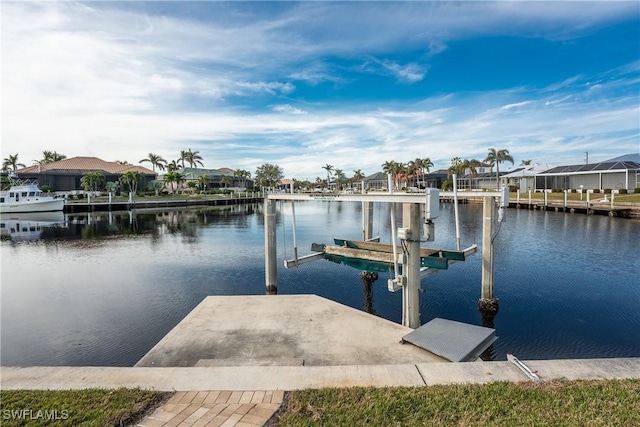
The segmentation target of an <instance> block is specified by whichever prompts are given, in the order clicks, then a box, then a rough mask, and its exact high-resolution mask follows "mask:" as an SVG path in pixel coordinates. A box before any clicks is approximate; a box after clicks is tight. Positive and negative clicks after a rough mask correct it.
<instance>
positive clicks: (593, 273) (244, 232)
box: [0, 202, 640, 366]
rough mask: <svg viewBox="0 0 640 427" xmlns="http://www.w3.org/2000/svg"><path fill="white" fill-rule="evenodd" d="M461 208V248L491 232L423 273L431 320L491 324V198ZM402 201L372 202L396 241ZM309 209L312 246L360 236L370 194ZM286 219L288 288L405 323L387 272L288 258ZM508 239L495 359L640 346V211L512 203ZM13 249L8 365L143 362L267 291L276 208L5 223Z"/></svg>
mask: <svg viewBox="0 0 640 427" xmlns="http://www.w3.org/2000/svg"><path fill="white" fill-rule="evenodd" d="M460 208H461V209H460V212H461V219H462V230H461V233H462V244H463V246H469V245H471V244H473V243H478V245H479V248H478V254H476V255H473V256H471V257H470V258H469V259H467V261H465V262H462V263H457V264H455V265H453V266H452V267H451V268H450V269H449V270H447V271H442V272H438V273H437V274H435V275H433V276H431V277H428V278H425V279H424V280H423V281H422V288H423V289H424V293H423V294H422V300H421V301H422V304H421V316H422V322H423V323H424V322H427V321H429V320H430V319H432V318H434V317H443V318H447V319H452V320H458V321H462V322H467V323H472V324H478V325H481V324H482V319H481V316H480V313H479V312H478V309H477V300H478V298H479V296H480V277H481V267H480V262H481V255H480V254H481V250H482V248H481V247H480V244H481V241H482V238H481V237H482V225H481V210H482V207H481V206H480V205H461V206H460ZM388 209H389V207H388V206H383V205H380V206H378V205H376V207H375V213H374V223H375V225H374V233H375V234H379V235H381V236H382V239H383V241H389V234H390V233H389V226H388V220H387V218H388V217H389V210H388ZM452 212H453V209H452V206H451V205H443V206H442V208H441V216H440V218H438V219H437V220H436V241H435V242H434V243H432V244H429V245H432V246H435V247H442V248H453V247H454V246H455V243H454V242H455V239H454V235H455V231H454V225H453V213H452ZM398 217H401V215H400V211H398ZM296 219H297V232H298V236H297V237H298V245H299V247H300V254H301V255H302V254H306V253H309V251H310V246H311V243H312V242H317V243H331V242H332V238H333V237H343V238H356V239H358V238H360V237H361V210H360V205H359V204H358V203H338V202H307V203H297V204H296ZM277 221H278V232H277V233H278V256H279V260H278V268H279V271H278V292H279V293H281V294H295V293H313V294H318V295H321V296H324V297H327V298H330V299H332V300H334V301H337V302H340V303H342V304H346V305H348V306H351V307H355V308H357V309H361V310H367V311H371V312H373V313H375V314H376V315H378V316H381V317H384V318H386V319H389V320H391V321H394V322H400V319H401V309H402V308H401V292H397V293H390V292H388V291H387V288H386V279H387V278H389V275H388V274H387V273H381V274H380V279H379V280H378V281H377V282H375V284H374V285H373V287H372V290H371V292H370V293H368V292H365V290H364V289H363V284H362V280H361V279H360V276H359V271H358V270H356V269H353V268H351V267H347V266H344V265H340V264H335V263H332V262H330V261H326V260H323V261H317V262H313V263H310V264H305V265H303V266H301V267H300V268H299V269H289V270H287V269H284V268H283V267H281V266H282V259H284V257H285V256H286V257H287V258H291V257H292V254H293V248H292V229H291V223H292V221H291V209H290V205H289V204H283V205H280V206H279V211H278V217H277ZM24 224H25V222H24V221H23V226H24ZM495 248H496V249H495V250H496V252H495V256H496V258H495V259H496V272H495V296H496V297H498V298H499V299H500V312H499V313H498V315H497V316H496V318H495V319H494V326H495V328H496V329H497V335H498V336H499V337H500V338H499V340H498V341H497V342H496V344H495V345H494V348H493V351H492V353H491V356H492V357H493V358H495V359H496V360H504V359H505V354H506V353H507V352H511V353H514V354H515V355H516V356H518V357H520V358H522V359H549V358H594V357H639V356H640V222H638V221H632V220H624V219H617V218H608V217H600V216H586V215H579V214H573V215H572V214H562V213H553V212H546V213H545V212H539V211H537V212H532V211H526V210H509V211H508V212H507V217H506V221H505V222H503V223H502V226H501V228H500V232H499V233H498V235H497V237H496V240H495ZM1 258H2V292H1V305H2V314H1V322H2V323H1V328H2V329H1V332H2V335H1V348H0V355H1V363H2V365H111V366H131V365H133V364H135V363H136V362H137V361H138V359H140V358H141V357H142V356H143V355H144V354H145V353H146V352H147V351H148V350H149V349H151V347H153V345H155V344H156V343H157V342H158V341H159V340H160V339H161V338H162V337H163V336H164V335H165V334H166V333H167V332H168V331H169V330H170V329H171V328H173V327H174V326H175V325H176V324H177V323H178V322H179V321H180V320H181V319H182V318H184V317H185V316H186V315H187V314H188V313H189V312H190V311H191V310H192V309H193V308H194V307H195V306H196V305H197V304H198V303H199V302H200V301H202V299H203V298H205V297H206V296H208V295H244V294H263V293H264V229H263V217H262V206H261V205H252V206H241V207H233V208H227V209H225V210H213V209H207V210H189V211H164V212H154V213H140V212H138V213H135V214H133V215H130V214H129V213H126V212H125V213H113V214H111V215H109V214H108V213H104V214H99V215H96V214H94V215H91V216H90V217H88V216H86V215H84V216H83V215H74V216H71V217H67V218H66V222H65V224H64V225H58V226H53V227H48V228H47V227H44V228H43V229H42V231H38V230H37V229H35V228H34V229H33V231H32V232H31V233H29V235H28V236H23V237H22V238H20V237H15V236H14V237H13V238H11V237H8V236H7V235H3V238H2V242H1ZM250 313H251V307H248V308H247V315H250ZM372 333H373V332H372Z"/></svg>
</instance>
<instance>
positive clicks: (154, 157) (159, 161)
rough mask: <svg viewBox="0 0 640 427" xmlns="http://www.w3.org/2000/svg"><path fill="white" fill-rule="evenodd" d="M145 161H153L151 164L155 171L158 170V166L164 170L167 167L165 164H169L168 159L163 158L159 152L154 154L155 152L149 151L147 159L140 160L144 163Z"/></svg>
mask: <svg viewBox="0 0 640 427" xmlns="http://www.w3.org/2000/svg"><path fill="white" fill-rule="evenodd" d="M144 162H149V163H151V166H152V167H153V171H154V172H155V171H156V167H157V168H158V169H160V170H161V171H163V170H164V168H165V165H166V164H167V161H166V160H165V159H163V158H162V156H160V155H159V154H153V153H149V155H148V156H147V157H146V158H145V159H142V160H140V161H139V162H138V163H144Z"/></svg>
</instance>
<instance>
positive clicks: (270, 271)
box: [264, 196, 278, 295]
mask: <svg viewBox="0 0 640 427" xmlns="http://www.w3.org/2000/svg"><path fill="white" fill-rule="evenodd" d="M264 250H265V257H264V268H265V280H266V283H265V285H266V288H267V295H275V294H277V293H278V268H277V265H276V264H277V254H276V201H275V199H270V198H269V196H267V197H265V199H264Z"/></svg>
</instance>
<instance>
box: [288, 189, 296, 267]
mask: <svg viewBox="0 0 640 427" xmlns="http://www.w3.org/2000/svg"><path fill="white" fill-rule="evenodd" d="M291 217H292V224H291V226H292V227H293V230H292V231H293V260H294V262H295V266H296V267H298V239H297V236H296V206H295V204H294V201H293V200H292V201H291ZM285 259H287V258H286V257H285Z"/></svg>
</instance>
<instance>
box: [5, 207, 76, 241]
mask: <svg viewBox="0 0 640 427" xmlns="http://www.w3.org/2000/svg"><path fill="white" fill-rule="evenodd" d="M64 224H65V217H64V214H63V213H62V211H55V212H31V213H16V214H8V213H4V212H3V213H2V214H0V236H2V238H3V239H6V238H8V239H10V240H13V241H24V240H38V239H39V238H40V235H41V234H42V231H43V230H44V229H45V228H50V227H59V226H61V225H64Z"/></svg>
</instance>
